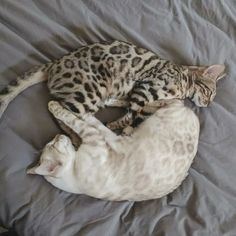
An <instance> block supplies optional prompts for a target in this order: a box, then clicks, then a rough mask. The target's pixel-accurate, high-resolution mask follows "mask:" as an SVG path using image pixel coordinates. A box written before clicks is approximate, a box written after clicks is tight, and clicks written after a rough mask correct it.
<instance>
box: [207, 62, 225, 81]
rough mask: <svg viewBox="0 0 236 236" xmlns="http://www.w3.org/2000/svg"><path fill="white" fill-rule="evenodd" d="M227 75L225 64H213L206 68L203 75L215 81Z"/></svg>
mask: <svg viewBox="0 0 236 236" xmlns="http://www.w3.org/2000/svg"><path fill="white" fill-rule="evenodd" d="M225 75H226V73H225V66H224V65H212V66H208V67H206V68H205V70H204V72H203V76H206V77H207V78H211V79H213V80H215V81H218V80H220V79H222V78H223V77H224V76H225Z"/></svg>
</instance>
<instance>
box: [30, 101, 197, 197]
mask: <svg viewBox="0 0 236 236" xmlns="http://www.w3.org/2000/svg"><path fill="white" fill-rule="evenodd" d="M49 110H50V111H51V112H52V113H53V115H54V116H55V118H57V119H59V120H60V121H61V122H63V123H65V125H67V126H68V127H69V128H70V129H72V130H73V131H74V132H76V133H77V135H79V136H80V137H81V138H82V144H81V145H80V147H79V148H78V150H75V148H74V147H73V145H72V143H71V140H70V139H69V138H68V137H67V136H65V135H57V136H56V137H55V138H54V139H53V140H52V141H51V142H49V143H48V144H47V145H46V146H45V148H44V149H43V152H42V155H41V157H40V161H39V164H38V165H36V166H35V167H32V168H30V169H28V170H27V173H28V174H38V175H42V176H44V178H45V179H46V180H47V181H49V182H50V183H51V184H53V185H54V186H55V187H57V188H59V189H62V190H64V191H67V192H71V193H77V194H86V195H89V196H92V197H96V198H100V199H106V200H112V201H123V200H130V201H143V200H149V199H154V198H160V197H163V196H165V195H166V194H168V193H170V192H172V191H173V190H174V189H176V188H177V187H178V186H179V185H180V184H181V183H182V181H183V180H184V179H185V178H186V176H187V174H188V170H189V168H190V165H191V163H192V161H193V158H194V156H195V154H196V152H197V145H198V136H199V121H198V118H197V116H196V115H195V114H194V112H193V111H191V110H190V109H189V108H187V107H185V106H184V104H183V102H182V101H177V100H176V101H172V102H170V103H169V104H168V105H166V106H164V107H161V108H160V109H158V110H157V111H156V112H155V113H154V114H153V115H152V116H150V117H149V118H148V119H146V120H145V121H144V122H143V123H142V124H140V126H139V127H137V128H136V129H135V130H134V132H133V133H132V134H131V135H130V136H118V135H116V134H115V133H113V132H112V131H111V130H110V129H108V128H107V127H105V126H104V125H103V124H102V123H101V122H100V121H99V120H97V119H96V118H95V117H94V116H93V115H91V114H85V115H84V116H82V117H81V118H80V119H79V118H78V117H77V116H75V115H74V114H73V113H71V112H70V111H68V110H66V109H63V108H62V107H61V106H60V105H59V103H58V102H50V103H49Z"/></svg>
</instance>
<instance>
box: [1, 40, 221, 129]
mask: <svg viewBox="0 0 236 236" xmlns="http://www.w3.org/2000/svg"><path fill="white" fill-rule="evenodd" d="M223 75H224V66H223V65H213V66H210V67H187V66H180V65H176V64H174V63H172V62H170V61H168V60H164V59H161V58H160V57H159V56H158V55H156V54H155V53H153V52H152V51H149V50H147V49H144V48H141V47H137V46H135V45H133V44H130V43H126V42H122V41H114V42H112V43H95V44H92V45H88V46H84V47H81V48H79V49H78V50H76V51H74V52H71V53H69V54H67V55H65V56H63V57H62V58H60V59H58V60H55V61H54V62H50V63H48V64H46V65H43V66H40V67H37V68H34V69H32V70H31V71H29V72H27V73H26V74H25V75H23V76H22V77H20V78H18V79H17V80H15V81H12V82H11V83H10V84H9V85H8V87H6V88H4V89H3V90H2V91H0V116H1V115H2V113H3V112H4V110H5V109H6V107H7V105H8V103H9V102H10V101H11V100H12V99H13V98H14V97H15V96H16V95H17V94H19V93H20V92H21V91H23V90H24V89H26V88H27V87H29V86H31V85H33V84H36V83H39V82H42V81H46V80H47V85H48V88H49V91H50V93H51V94H52V95H53V96H54V97H55V98H56V99H57V100H58V101H60V103H61V104H62V105H63V106H64V107H65V108H67V109H69V110H70V111H72V112H74V113H77V114H78V115H83V114H84V113H95V112H96V111H97V110H98V109H99V108H100V107H102V106H104V104H105V102H106V100H107V99H108V98H115V99H127V100H128V101H129V103H130V112H129V113H127V114H126V115H125V116H124V117H122V118H121V119H119V120H118V121H116V122H113V123H111V124H110V125H109V127H110V128H112V129H116V128H124V127H126V126H127V125H131V124H134V123H138V121H139V120H142V118H143V116H144V115H147V114H145V113H144V112H143V111H142V110H143V109H142V108H143V107H144V106H145V105H147V104H149V103H152V102H153V101H156V100H159V99H173V98H178V99H184V98H190V99H192V101H193V102H194V103H195V104H196V105H198V106H207V105H208V103H209V102H210V101H212V99H213V98H214V96H215V90H216V81H217V80H218V79H219V78H221V77H222V76H223ZM199 94H201V96H199ZM209 95H210V96H209ZM209 98H210V99H209Z"/></svg>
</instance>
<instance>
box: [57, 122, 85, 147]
mask: <svg viewBox="0 0 236 236" xmlns="http://www.w3.org/2000/svg"><path fill="white" fill-rule="evenodd" d="M56 121H57V123H58V125H59V126H60V128H61V129H62V130H63V131H64V132H65V133H66V134H67V135H68V136H69V137H70V139H71V142H72V144H73V145H74V146H75V147H76V149H78V147H79V146H80V144H81V138H80V137H79V136H78V135H77V134H76V133H75V132H74V131H73V130H72V129H71V128H69V127H68V126H66V125H65V124H64V123H63V122H62V121H61V120H56Z"/></svg>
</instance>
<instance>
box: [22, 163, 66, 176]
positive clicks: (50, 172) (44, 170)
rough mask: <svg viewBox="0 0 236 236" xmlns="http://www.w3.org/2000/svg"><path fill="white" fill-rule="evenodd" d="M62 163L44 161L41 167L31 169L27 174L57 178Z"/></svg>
mask: <svg viewBox="0 0 236 236" xmlns="http://www.w3.org/2000/svg"><path fill="white" fill-rule="evenodd" d="M61 166H62V163H61V162H59V161H57V160H52V161H48V160H47V161H42V163H41V164H40V165H36V166H34V167H32V168H29V169H28V170H27V171H26V173H27V174H33V175H45V176H54V177H55V176H57V174H58V172H59V170H60V168H61Z"/></svg>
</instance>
